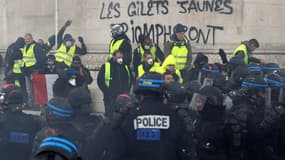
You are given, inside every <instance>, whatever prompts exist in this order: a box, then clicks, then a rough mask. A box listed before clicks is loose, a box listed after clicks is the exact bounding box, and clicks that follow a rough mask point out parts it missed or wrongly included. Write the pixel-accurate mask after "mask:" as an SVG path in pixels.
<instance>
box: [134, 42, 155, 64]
mask: <svg viewBox="0 0 285 160" xmlns="http://www.w3.org/2000/svg"><path fill="white" fill-rule="evenodd" d="M138 49H139V53H140V54H141V62H143V61H144V52H145V51H144V49H143V47H142V46H140V47H139V48H138ZM150 53H151V55H152V59H154V60H155V59H156V55H155V53H156V47H155V46H154V45H153V46H152V47H151V48H150Z"/></svg>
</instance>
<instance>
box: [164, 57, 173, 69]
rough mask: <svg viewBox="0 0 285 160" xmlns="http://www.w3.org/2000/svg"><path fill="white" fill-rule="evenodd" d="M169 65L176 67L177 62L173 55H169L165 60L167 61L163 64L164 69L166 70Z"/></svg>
mask: <svg viewBox="0 0 285 160" xmlns="http://www.w3.org/2000/svg"><path fill="white" fill-rule="evenodd" d="M168 65H174V66H176V60H175V57H174V56H173V55H169V56H167V57H166V58H165V60H164V61H163V63H162V68H163V69H166V68H167V66H168Z"/></svg>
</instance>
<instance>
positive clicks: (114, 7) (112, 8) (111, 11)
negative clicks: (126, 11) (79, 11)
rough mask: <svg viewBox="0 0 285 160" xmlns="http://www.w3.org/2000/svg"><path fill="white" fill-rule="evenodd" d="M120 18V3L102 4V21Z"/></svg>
mask: <svg viewBox="0 0 285 160" xmlns="http://www.w3.org/2000/svg"><path fill="white" fill-rule="evenodd" d="M120 16H121V12H120V3H114V2H109V3H105V2H103V3H102V5H101V12H100V19H101V20H104V19H112V18H118V17H120Z"/></svg>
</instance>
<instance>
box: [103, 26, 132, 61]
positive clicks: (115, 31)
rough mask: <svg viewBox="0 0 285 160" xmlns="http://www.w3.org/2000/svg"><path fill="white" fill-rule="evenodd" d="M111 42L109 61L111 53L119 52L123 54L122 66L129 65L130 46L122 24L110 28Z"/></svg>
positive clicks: (130, 58) (130, 57) (130, 56)
mask: <svg viewBox="0 0 285 160" xmlns="http://www.w3.org/2000/svg"><path fill="white" fill-rule="evenodd" d="M111 34H112V38H113V39H112V40H111V42H110V44H109V59H112V57H113V53H114V52H115V51H117V50H120V51H121V52H122V53H123V54H124V64H126V65H128V66H129V65H130V64H131V61H132V45H131V41H130V39H129V38H128V36H127V35H126V29H125V28H124V26H123V25H122V24H115V25H112V26H111Z"/></svg>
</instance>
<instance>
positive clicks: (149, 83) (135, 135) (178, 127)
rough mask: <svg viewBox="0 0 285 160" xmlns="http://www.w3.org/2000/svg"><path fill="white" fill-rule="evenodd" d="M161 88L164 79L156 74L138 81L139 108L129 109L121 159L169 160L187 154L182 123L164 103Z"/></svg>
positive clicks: (124, 124) (122, 126)
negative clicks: (124, 147)
mask: <svg viewBox="0 0 285 160" xmlns="http://www.w3.org/2000/svg"><path fill="white" fill-rule="evenodd" d="M162 84H163V80H162V76H161V75H160V74H158V73H154V72H149V73H146V74H145V75H143V76H142V77H141V78H140V79H139V80H138V83H137V86H136V89H135V90H134V92H135V94H136V95H137V96H139V100H140V105H139V106H138V107H136V108H133V109H130V111H129V114H128V115H127V116H126V117H125V119H124V120H123V122H122V124H121V126H120V130H121V133H122V135H123V137H125V138H124V139H123V141H124V142H125V145H126V151H125V154H124V155H123V156H122V157H121V159H123V158H124V159H137V160H145V159H157V160H162V159H163V160H168V159H178V158H179V157H180V156H181V155H183V154H186V153H188V151H187V149H189V147H187V144H184V143H185V141H182V134H183V133H184V130H183V129H184V127H183V122H182V121H181V119H180V118H179V116H178V115H177V114H176V112H175V111H174V110H173V109H171V107H170V106H169V105H167V104H163V103H162V90H161V89H162V88H161V86H162ZM187 135H189V136H191V134H187ZM189 139H191V138H189Z"/></svg>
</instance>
